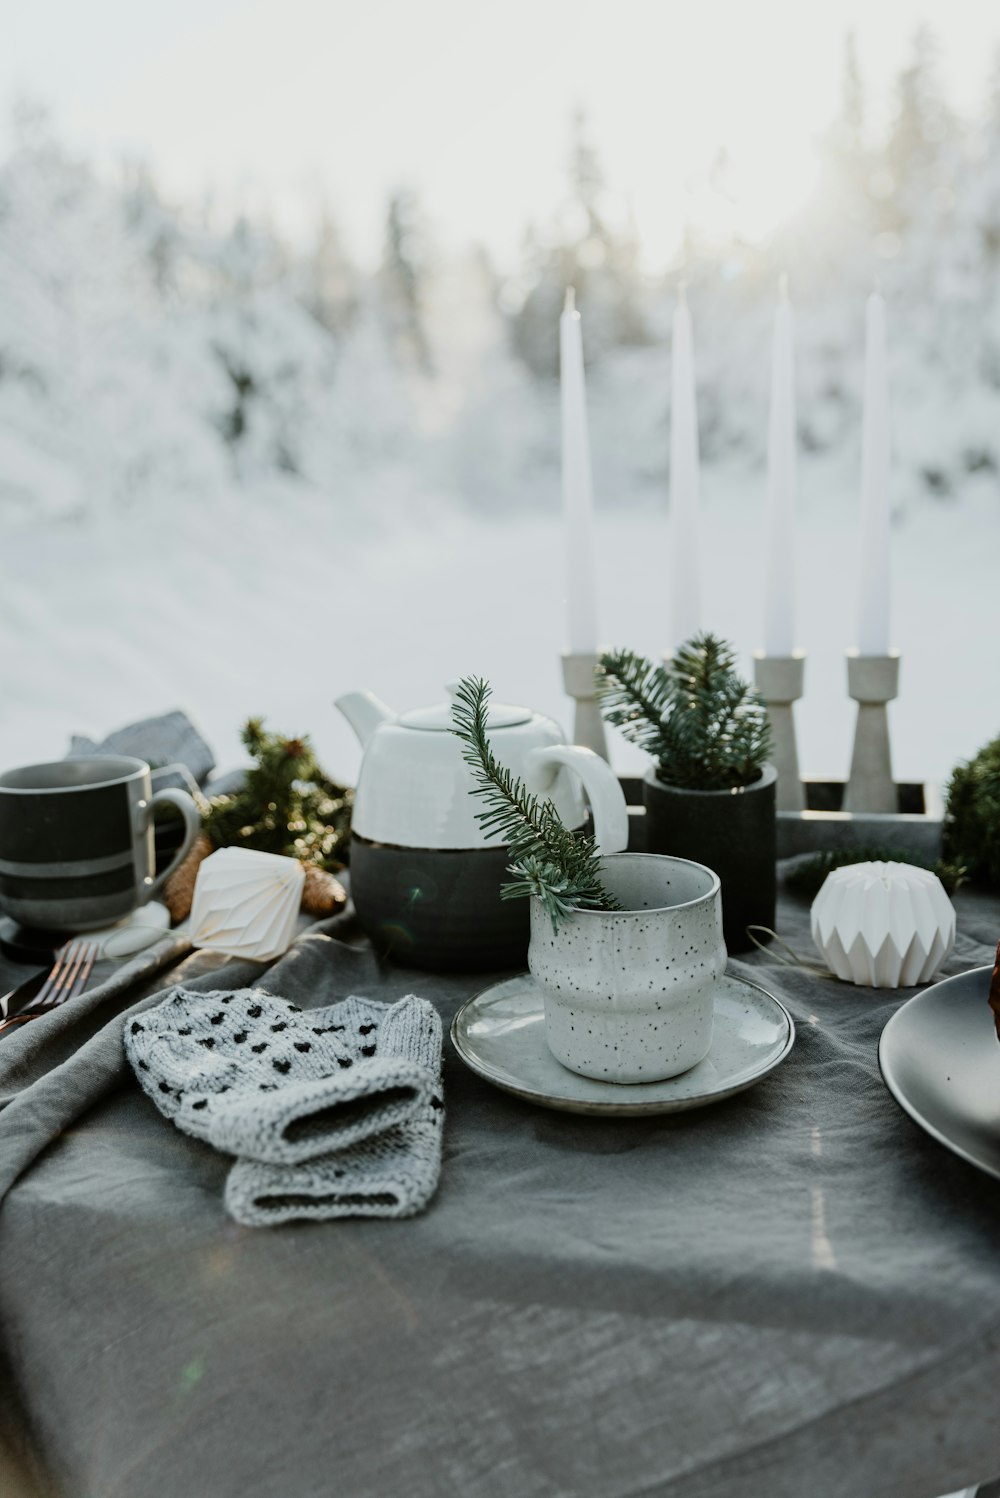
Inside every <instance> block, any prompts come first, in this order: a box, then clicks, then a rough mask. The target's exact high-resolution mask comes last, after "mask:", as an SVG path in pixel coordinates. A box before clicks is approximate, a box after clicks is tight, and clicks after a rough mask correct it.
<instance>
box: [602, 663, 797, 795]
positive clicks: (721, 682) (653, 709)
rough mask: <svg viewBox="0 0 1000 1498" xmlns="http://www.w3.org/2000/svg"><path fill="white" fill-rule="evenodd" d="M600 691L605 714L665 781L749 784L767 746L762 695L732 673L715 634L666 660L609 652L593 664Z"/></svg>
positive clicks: (698, 785) (708, 787) (703, 785)
mask: <svg viewBox="0 0 1000 1498" xmlns="http://www.w3.org/2000/svg"><path fill="white" fill-rule="evenodd" d="M597 690H598V695H599V696H600V698H601V709H602V712H603V714H604V717H605V718H606V719H607V721H608V722H609V723H611V724H613V725H614V726H615V727H616V728H620V729H621V731H622V733H623V734H624V735H625V737H626V738H627V739H630V740H631V742H632V743H634V744H638V745H639V747H640V748H641V749H645V750H646V751H647V753H649V754H651V755H652V756H653V758H654V759H655V760H656V765H657V775H658V777H659V779H660V780H662V781H664V782H665V783H666V784H668V785H676V786H683V787H685V788H687V789H689V790H699V791H717V790H730V789H734V788H736V787H739V786H745V785H751V784H752V783H753V781H755V780H756V779H757V778H758V777H759V775H760V772H761V770H762V768H763V766H764V764H765V762H766V760H767V757H768V755H769V754H770V752H771V725H770V723H769V722H768V717H767V708H766V707H765V705H764V701H763V698H762V697H761V696H760V694H759V693H758V692H755V691H754V689H753V688H752V687H751V686H750V684H749V682H746V681H744V680H743V678H742V677H741V676H740V675H739V674H738V673H737V671H736V656H735V652H734V651H733V648H732V646H731V645H729V644H727V643H726V641H725V640H720V639H719V638H718V637H717V636H716V635H712V634H702V635H695V636H694V638H693V639H691V640H688V641H687V642H686V643H685V644H684V645H682V646H681V647H680V648H679V649H678V651H677V654H676V655H675V656H674V659H673V660H672V661H671V663H670V665H669V666H662V665H656V664H654V663H653V662H652V661H650V660H647V659H646V658H645V657H644V656H641V655H637V654H636V653H635V652H634V651H631V650H615V651H609V652H608V653H607V654H606V655H603V656H602V657H601V659H600V662H599V664H598V668H597Z"/></svg>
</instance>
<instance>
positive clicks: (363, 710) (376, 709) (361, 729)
mask: <svg viewBox="0 0 1000 1498" xmlns="http://www.w3.org/2000/svg"><path fill="white" fill-rule="evenodd" d="M333 705H334V707H335V708H337V710H338V711H339V712H341V713H343V715H344V717H345V718H346V719H347V721H348V723H350V725H351V727H352V728H353V729H354V732H355V733H356V734H357V736H358V741H359V743H360V744H361V747H362V749H367V747H368V744H369V742H370V740H371V737H372V734H373V733H374V732H375V730H376V728H380V727H381V725H382V724H383V723H394V722H395V721H396V717H397V714H396V713H394V712H393V711H392V708H391V707H386V705H385V703H384V702H381V701H380V700H379V698H378V697H376V696H375V693H374V692H345V693H344V695H343V697H338V698H337V699H336V701H335V702H334V704H333Z"/></svg>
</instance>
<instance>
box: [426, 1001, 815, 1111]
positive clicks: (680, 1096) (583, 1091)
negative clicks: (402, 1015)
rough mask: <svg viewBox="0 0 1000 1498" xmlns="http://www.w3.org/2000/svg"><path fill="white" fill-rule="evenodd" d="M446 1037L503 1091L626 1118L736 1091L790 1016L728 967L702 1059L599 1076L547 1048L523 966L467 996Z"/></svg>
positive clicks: (765, 1057) (789, 1040)
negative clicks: (667, 1070) (665, 1070)
mask: <svg viewBox="0 0 1000 1498" xmlns="http://www.w3.org/2000/svg"><path fill="white" fill-rule="evenodd" d="M451 1038H452V1041H453V1043H454V1046H455V1049H456V1050H457V1051H458V1054H459V1055H460V1056H461V1057H462V1060H463V1061H464V1062H465V1063H466V1065H467V1066H470V1067H471V1068H472V1070H473V1071H474V1072H478V1073H479V1075H480V1076H481V1077H484V1078H485V1079H486V1081H487V1082H492V1083H493V1085H494V1086H495V1087H502V1088H503V1089H504V1091H505V1092H512V1093H514V1095H515V1096H516V1097H520V1098H524V1099H525V1100H526V1101H527V1102H529V1103H539V1104H540V1105H541V1106H542V1107H543V1108H556V1109H559V1110H560V1111H562V1112H564V1113H590V1114H603V1115H604V1116H605V1117H617V1118H625V1117H630V1116H640V1115H644V1114H649V1113H678V1112H680V1111H681V1110H683V1109H687V1108H703V1107H705V1106H706V1104H708V1103H717V1102H720V1101H721V1100H722V1098H727V1097H732V1096H733V1094H734V1093H737V1092H742V1091H743V1089H744V1088H745V1087H750V1086H752V1085H753V1083H754V1082H759V1081H760V1079H761V1077H763V1076H766V1075H767V1073H768V1072H769V1071H771V1070H772V1069H773V1068H774V1067H775V1066H777V1065H778V1063H779V1062H780V1061H783V1060H784V1059H785V1057H786V1056H787V1055H788V1053H789V1051H790V1050H791V1048H792V1045H793V1043H794V1040H795V1025H794V1024H793V1022H792V1016H791V1015H790V1014H789V1013H788V1010H787V1009H786V1008H785V1007H784V1005H783V1004H779V1003H778V1000H777V999H775V998H773V997H772V996H771V994H769V993H766V992H765V991H764V989H763V988H758V987H757V985H756V984H755V983H746V982H744V980H743V979H742V978H734V977H732V976H731V975H730V974H728V973H727V974H726V975H724V976H723V977H722V978H720V980H719V987H718V993H717V995H716V1000H715V1025H714V1033H713V1037H712V1047H711V1050H710V1051H709V1053H708V1055H707V1056H706V1057H705V1059H704V1061H700V1062H699V1063H698V1065H697V1066H693V1067H692V1068H691V1070H690V1071H686V1072H683V1073H682V1074H681V1075H680V1076H679V1077H669V1078H668V1079H667V1080H666V1081H665V1082H634V1083H627V1084H626V1083H622V1082H598V1081H596V1080H595V1079H594V1078H592V1077H581V1076H578V1075H577V1073H576V1072H573V1071H569V1070H568V1069H567V1068H566V1067H565V1066H563V1065H562V1063H561V1062H559V1061H557V1060H556V1058H555V1057H554V1056H553V1054H552V1052H551V1051H550V1050H549V1048H548V1045H547V1044H546V1040H545V1020H544V1016H543V1013H542V995H541V991H540V989H538V988H536V986H535V984H534V983H533V982H532V980H531V978H530V976H529V974H527V973H524V974H522V975H521V976H520V977H517V978H507V979H506V980H505V981H504V982H502V983H494V984H492V985H491V987H489V988H487V989H485V990H484V991H483V992H482V993H479V994H476V996H475V998H474V999H470V1000H469V1002H468V1003H467V1004H465V1005H464V1006H463V1007H462V1008H461V1009H460V1010H459V1011H458V1013H457V1014H456V1016H455V1019H454V1021H453V1023H452V1027H451Z"/></svg>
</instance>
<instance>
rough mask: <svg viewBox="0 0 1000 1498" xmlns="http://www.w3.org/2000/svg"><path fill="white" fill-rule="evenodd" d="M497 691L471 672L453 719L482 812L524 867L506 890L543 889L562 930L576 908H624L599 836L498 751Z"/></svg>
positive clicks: (514, 864) (540, 894)
mask: <svg viewBox="0 0 1000 1498" xmlns="http://www.w3.org/2000/svg"><path fill="white" fill-rule="evenodd" d="M489 699H490V685H489V682H487V681H483V680H482V679H481V678H479V677H474V676H470V677H466V678H465V679H464V680H463V681H461V682H460V683H459V685H458V688H457V690H456V692H455V698H454V701H453V703H452V722H453V724H454V730H453V731H454V733H455V734H456V735H457V737H458V738H459V739H460V740H461V741H462V744H463V746H464V747H463V750H462V758H463V759H464V760H465V763H466V764H467V765H468V766H469V768H470V769H471V771H472V775H473V780H474V781H475V784H474V786H473V790H472V794H473V795H474V796H481V797H482V798H483V800H484V801H485V803H486V809H485V810H484V811H480V812H477V813H476V820H477V822H479V823H480V825H481V826H482V829H483V832H484V833H485V834H486V836H487V837H492V838H497V839H500V840H502V841H503V842H504V843H506V845H507V851H508V853H509V854H510V872H511V873H512V874H515V875H517V878H516V879H514V880H511V881H510V882H509V883H506V884H504V885H502V886H501V889H500V894H501V897H502V898H503V899H505V900H513V899H518V898H521V897H523V896H525V895H533V896H536V897H537V898H538V899H539V900H540V901H541V902H542V905H543V906H544V908H545V912H546V914H547V915H548V917H549V919H550V920H551V922H552V929H553V930H554V931H555V930H558V928H559V923H560V921H562V920H563V919H564V918H565V917H566V916H567V915H570V914H571V913H572V912H573V911H576V910H620V909H621V906H620V905H619V903H618V901H617V900H616V899H615V898H614V896H613V895H611V894H609V892H608V891H607V890H606V889H605V888H604V886H603V884H602V883H601V877H600V855H599V853H598V851H597V846H596V842H595V840H594V838H592V837H581V836H579V835H578V834H576V833H574V832H572V831H571V830H570V829H569V828H568V827H566V826H565V825H564V823H563V821H562V819H561V818H560V816H559V813H558V812H557V811H556V809H555V806H554V805H553V804H552V802H551V801H550V800H548V798H544V799H543V798H540V797H538V796H535V795H533V794H532V793H531V792H530V791H529V790H528V789H527V787H526V786H525V784H524V782H523V781H522V780H520V779H518V777H517V776H515V775H514V774H512V772H511V771H510V770H509V769H508V768H507V766H506V765H503V764H501V763H500V762H499V760H497V759H496V757H495V756H494V754H493V750H492V748H491V746H490V741H489V737H488V735H487V732H486V720H487V707H488V704H489Z"/></svg>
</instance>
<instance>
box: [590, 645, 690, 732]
mask: <svg viewBox="0 0 1000 1498" xmlns="http://www.w3.org/2000/svg"><path fill="white" fill-rule="evenodd" d="M596 684H597V692H598V696H599V697H600V699H601V712H602V713H603V715H604V717H605V718H606V719H607V721H608V722H609V723H611V724H612V725H613V726H614V727H615V728H620V729H621V730H622V732H623V733H624V734H625V737H626V738H627V739H630V740H631V741H632V743H633V744H638V745H639V747H640V749H645V750H647V751H648V752H649V753H650V754H652V755H654V756H657V755H658V752H659V744H660V739H661V736H662V733H663V718H664V715H665V714H666V713H668V712H669V711H670V708H671V705H672V701H673V683H672V681H671V678H670V675H669V674H668V672H667V670H666V668H665V667H664V666H662V665H654V664H653V662H652V661H648V660H646V658H645V656H642V655H637V654H636V652H635V651H634V650H612V651H609V652H608V653H607V654H606V655H602V656H601V659H600V661H599V663H598V666H597V675H596Z"/></svg>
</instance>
